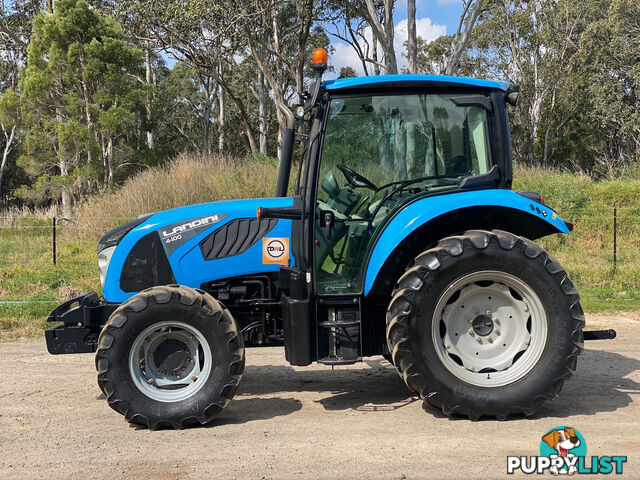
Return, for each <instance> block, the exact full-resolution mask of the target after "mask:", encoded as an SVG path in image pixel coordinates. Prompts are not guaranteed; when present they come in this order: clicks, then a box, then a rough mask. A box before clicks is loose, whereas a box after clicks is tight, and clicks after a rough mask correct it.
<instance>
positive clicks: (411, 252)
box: [364, 189, 572, 295]
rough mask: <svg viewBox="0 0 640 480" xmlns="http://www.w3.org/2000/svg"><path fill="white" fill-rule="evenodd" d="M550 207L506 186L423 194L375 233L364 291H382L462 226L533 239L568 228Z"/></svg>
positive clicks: (457, 231)
mask: <svg viewBox="0 0 640 480" xmlns="http://www.w3.org/2000/svg"><path fill="white" fill-rule="evenodd" d="M571 228H572V226H571V224H567V223H565V222H564V221H563V220H562V219H561V218H560V216H559V215H558V214H557V213H556V212H554V211H553V210H552V209H551V208H550V207H548V206H546V205H543V204H541V203H538V202H536V201H534V200H531V199H529V198H525V197H523V196H522V195H519V194H517V193H516V192H513V191H511V190H502V189H492V190H476V191H472V192H460V193H452V194H447V195H438V196H432V197H426V198H423V199H420V200H417V201H415V202H413V203H410V204H409V205H407V206H406V207H405V208H403V209H402V210H400V211H399V212H398V213H396V215H395V216H394V217H393V218H392V219H391V221H390V222H389V223H388V224H387V226H386V227H385V229H384V231H383V232H382V234H381V235H380V236H379V237H378V240H377V241H376V243H375V245H374V247H373V250H372V252H371V255H370V257H369V261H368V265H367V268H366V273H365V281H364V294H365V295H369V294H376V295H377V294H383V295H384V294H387V293H390V289H391V288H393V285H394V284H395V281H396V280H397V279H398V278H399V276H400V275H401V274H402V272H403V271H404V269H405V268H406V266H407V265H408V264H409V262H410V261H411V260H412V259H413V258H414V257H415V256H416V255H418V254H419V253H420V252H422V251H423V250H425V249H426V248H429V247H430V246H432V245H434V244H435V243H437V242H438V240H440V239H442V238H444V237H447V236H450V235H454V234H457V233H460V232H463V231H465V230H475V229H483V230H492V229H500V230H506V231H509V232H511V233H514V234H516V235H520V236H523V237H527V238H529V239H532V240H534V239H536V238H540V237H544V236H547V235H552V234H554V233H566V234H568V233H569V232H570V229H571Z"/></svg>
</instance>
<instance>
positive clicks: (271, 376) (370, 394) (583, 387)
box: [225, 350, 640, 421]
mask: <svg viewBox="0 0 640 480" xmlns="http://www.w3.org/2000/svg"><path fill="white" fill-rule="evenodd" d="M366 362H367V363H368V364H369V366H370V367H371V369H370V370H361V369H353V370H333V371H332V370H330V369H329V368H327V369H326V370H294V369H293V368H291V367H289V366H280V365H278V366H273V365H267V366H249V367H247V369H246V371H245V376H244V378H243V380H242V383H241V385H240V390H239V392H238V395H237V396H236V399H234V401H233V402H232V403H231V404H230V405H229V407H228V409H229V413H230V414H231V413H233V416H234V417H236V416H239V417H240V418H243V417H244V416H245V415H248V416H251V415H256V413H255V410H253V409H251V408H250V409H247V411H244V410H245V409H244V408H242V411H240V410H237V409H235V408H233V409H232V406H237V407H238V409H240V408H241V403H240V402H243V401H246V402H247V403H246V406H247V407H249V406H251V404H250V403H249V402H250V401H251V399H250V398H246V397H248V396H252V395H257V396H260V395H273V394H277V393H292V392H301V391H306V392H322V393H326V396H325V397H324V398H321V399H319V400H316V401H317V402H318V403H320V404H321V405H322V406H323V407H324V408H325V409H327V410H349V409H351V410H359V411H385V410H395V409H398V408H401V407H403V406H405V405H408V404H410V403H412V402H414V401H416V400H417V398H416V397H415V396H414V395H413V394H412V393H411V392H410V391H409V390H408V389H407V388H406V386H405V385H404V382H403V381H402V379H401V378H400V377H399V375H398V374H397V372H396V371H395V369H394V368H392V367H391V366H390V365H389V364H388V363H387V362H386V361H385V360H383V359H382V358H380V359H377V358H375V357H374V358H372V359H367V360H366ZM638 369H640V361H638V360H636V359H634V358H629V357H625V356H624V355H620V354H617V353H612V352H605V351H600V350H587V351H585V353H584V355H583V356H581V357H580V359H579V361H578V369H577V373H576V375H575V377H573V378H572V379H570V380H569V381H568V382H567V383H565V386H564V389H563V390H562V392H561V394H560V396H559V398H557V399H556V400H554V401H552V402H548V403H547V404H545V405H544V406H543V407H542V408H540V410H539V411H538V412H537V413H536V414H535V415H534V416H533V417H531V418H532V419H539V418H565V417H569V416H572V415H595V414H596V413H599V412H613V411H616V410H618V409H620V408H624V407H626V406H627V405H629V403H631V402H632V400H633V398H632V397H633V396H634V395H637V394H638V393H640V383H638V382H636V381H635V380H632V379H630V378H626V377H627V376H628V375H630V374H631V373H633V372H635V371H637V370H638ZM262 400H264V401H265V402H270V401H273V404H274V407H276V408H277V404H278V402H280V401H282V402H284V403H283V404H284V407H283V411H282V412H281V413H279V414H280V415H287V414H289V413H293V412H294V411H296V410H299V409H300V407H301V405H297V404H296V402H297V403H299V401H297V400H295V399H293V398H283V399H279V398H271V399H262ZM425 410H426V411H427V412H428V413H431V414H433V415H435V416H437V417H444V415H443V414H442V413H441V412H439V411H437V410H435V409H432V408H430V407H427V406H425ZM265 413H267V412H265ZM272 413H273V412H272ZM225 416H226V415H225ZM272 416H275V415H271V416H269V417H267V418H271V417H272ZM514 418H523V417H514ZM246 420H247V419H246V418H245V419H243V421H246ZM453 420H455V419H453Z"/></svg>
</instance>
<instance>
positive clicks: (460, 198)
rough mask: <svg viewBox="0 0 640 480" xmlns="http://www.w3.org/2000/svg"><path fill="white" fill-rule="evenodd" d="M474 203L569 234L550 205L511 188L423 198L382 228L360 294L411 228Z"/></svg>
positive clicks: (366, 290)
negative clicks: (517, 214)
mask: <svg viewBox="0 0 640 480" xmlns="http://www.w3.org/2000/svg"><path fill="white" fill-rule="evenodd" d="M477 206H492V207H507V208H511V209H516V210H521V211H523V212H526V213H527V214H529V215H532V216H534V217H537V218H539V219H541V220H544V221H546V222H548V223H549V224H550V225H552V226H553V227H554V228H555V229H556V230H557V231H558V233H569V228H568V227H567V225H566V224H565V223H564V221H563V220H562V219H561V218H560V216H559V215H558V214H556V213H555V212H554V211H553V210H552V209H551V208H549V207H547V206H546V205H542V204H540V203H538V202H535V201H533V200H530V199H528V198H526V197H523V196H522V195H519V194H518V193H516V192H513V191H511V190H503V189H492V190H476V191H472V192H460V193H450V194H447V195H438V196H433V197H427V198H424V199H422V200H418V201H416V202H413V203H411V204H409V205H408V206H407V207H405V208H404V209H403V210H401V211H400V212H399V213H398V214H397V215H396V216H395V217H394V218H393V219H392V220H391V222H389V224H388V225H387V226H386V227H385V229H384V231H383V232H382V234H381V235H380V237H379V238H378V241H377V242H376V244H375V246H374V248H373V252H372V253H371V257H370V260H369V264H368V265H367V269H366V273H365V280H364V294H365V295H367V294H368V293H369V291H370V290H371V287H372V286H373V284H374V281H375V279H376V277H377V275H378V273H379V272H380V269H381V268H382V265H383V264H384V262H385V260H386V259H387V258H389V255H390V254H391V252H393V250H394V249H395V248H396V247H397V246H398V245H400V243H401V242H402V241H403V240H404V239H405V238H406V237H407V236H408V235H410V234H411V233H412V232H413V231H414V230H416V229H417V228H419V227H420V226H422V225H424V224H425V223H426V222H428V221H430V220H432V219H434V218H436V217H438V216H439V215H442V214H445V213H447V212H450V211H453V210H459V209H461V208H465V207H477ZM532 206H533V208H532Z"/></svg>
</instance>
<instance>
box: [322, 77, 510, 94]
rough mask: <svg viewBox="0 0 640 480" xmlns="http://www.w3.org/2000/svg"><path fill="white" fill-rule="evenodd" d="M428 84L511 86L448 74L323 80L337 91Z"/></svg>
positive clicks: (323, 83) (330, 89)
mask: <svg viewBox="0 0 640 480" xmlns="http://www.w3.org/2000/svg"><path fill="white" fill-rule="evenodd" d="M419 83H424V84H425V86H426V85H438V84H442V85H445V84H446V85H454V86H455V85H460V86H472V87H483V88H497V89H500V90H503V91H506V90H507V89H508V88H509V83H508V82H496V81H493V80H480V79H477V78H466V77H450V76H446V75H378V76H371V77H354V78H338V79H336V80H327V81H324V82H322V85H323V86H324V88H325V89H326V90H328V91H336V90H342V89H351V88H366V87H373V86H381V87H384V86H391V84H393V85H394V86H395V85H397V86H398V87H402V86H403V85H402V84H405V86H406V84H419Z"/></svg>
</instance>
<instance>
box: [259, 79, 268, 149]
mask: <svg viewBox="0 0 640 480" xmlns="http://www.w3.org/2000/svg"><path fill="white" fill-rule="evenodd" d="M258 121H259V127H260V153H261V154H262V155H266V154H267V94H266V88H265V84H264V73H262V71H259V72H258Z"/></svg>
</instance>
